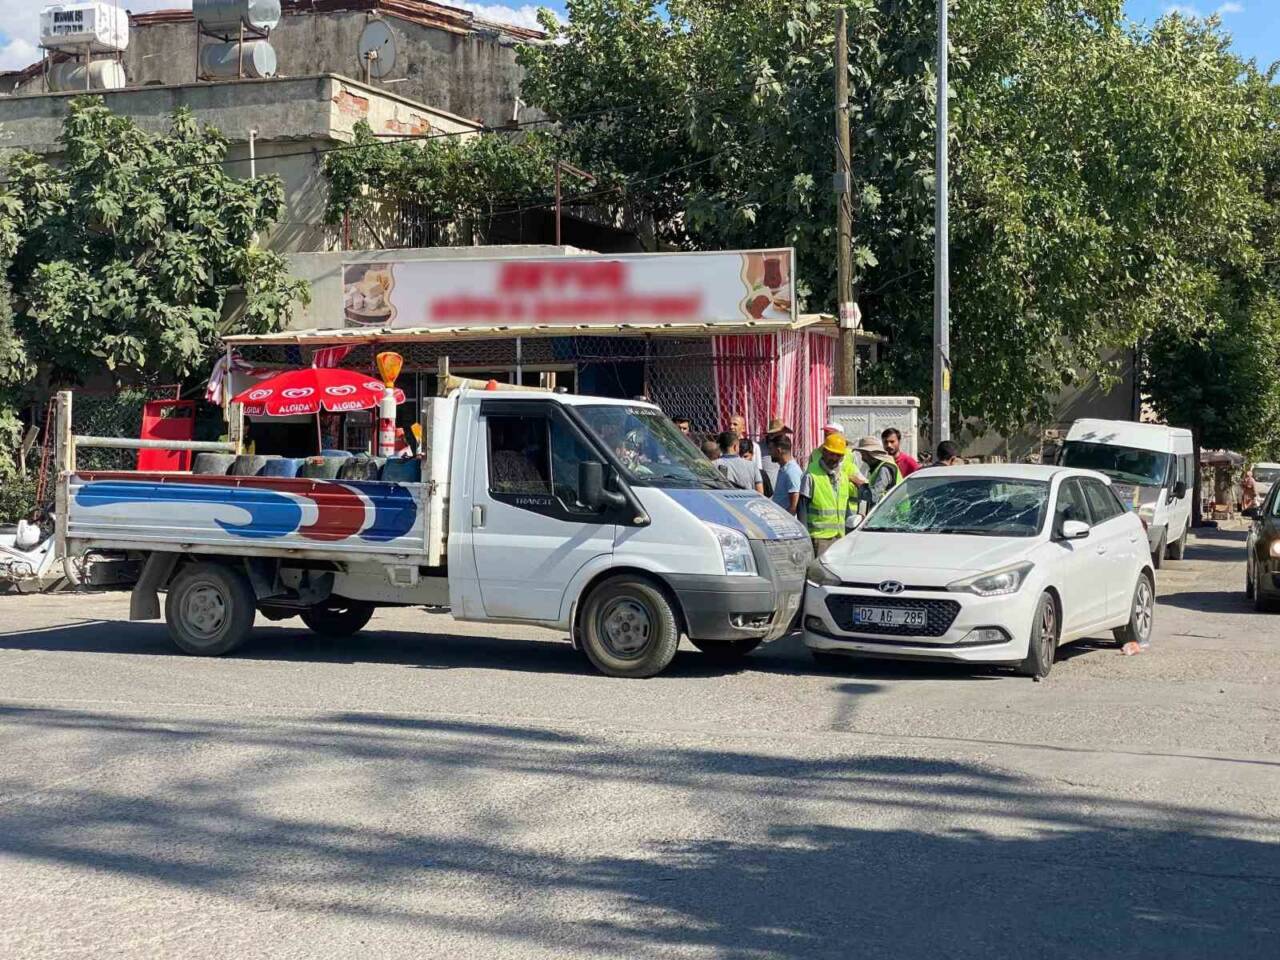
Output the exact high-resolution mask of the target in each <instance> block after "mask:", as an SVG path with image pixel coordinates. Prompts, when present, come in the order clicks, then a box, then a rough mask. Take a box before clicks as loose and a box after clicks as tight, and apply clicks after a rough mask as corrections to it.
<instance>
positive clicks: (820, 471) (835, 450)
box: [800, 433, 856, 557]
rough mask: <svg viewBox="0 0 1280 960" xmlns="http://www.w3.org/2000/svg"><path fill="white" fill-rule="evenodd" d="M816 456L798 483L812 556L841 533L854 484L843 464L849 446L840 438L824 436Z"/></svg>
mask: <svg viewBox="0 0 1280 960" xmlns="http://www.w3.org/2000/svg"><path fill="white" fill-rule="evenodd" d="M817 453H818V456H817V458H816V459H813V460H811V462H810V463H809V469H808V470H807V471H805V475H804V479H803V480H802V482H801V484H800V505H801V506H800V514H801V519H802V520H803V522H804V525H805V527H806V528H807V529H808V531H809V537H810V539H812V540H813V554H814V556H816V557H820V556H822V555H823V554H824V553H826V552H827V550H828V549H829V548H830V547H831V545H832V544H833V543H835V542H836V541H837V540H839V539H840V538H841V537H843V536H844V534H845V530H846V529H847V525H846V521H847V517H848V514H849V504H850V501H851V500H853V490H854V483H853V477H852V476H851V475H850V473H849V470H848V469H847V468H846V465H845V463H846V457H847V456H848V453H849V445H848V444H847V443H845V439H844V436H843V435H841V434H839V433H832V434H830V435H828V437H827V439H826V440H825V441H823V444H822V446H821V447H819V448H818V451H817ZM853 502H855V503H856V501H853Z"/></svg>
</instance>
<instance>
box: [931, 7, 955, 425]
mask: <svg viewBox="0 0 1280 960" xmlns="http://www.w3.org/2000/svg"><path fill="white" fill-rule="evenodd" d="M947 93H948V83H947V0H938V129H937V134H936V139H937V155H936V158H935V170H934V176H935V178H936V180H937V192H936V198H935V200H934V204H935V208H934V238H933V243H934V258H933V443H934V446H935V447H936V446H937V445H938V444H939V443H941V442H942V441H943V440H950V439H951V237H950V233H951V225H950V218H949V216H948V205H949V203H950V182H949V179H948V171H947V153H948V151H947V129H948V119H947V116H948V109H947V108H948V104H947Z"/></svg>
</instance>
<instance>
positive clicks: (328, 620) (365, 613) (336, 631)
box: [301, 597, 373, 637]
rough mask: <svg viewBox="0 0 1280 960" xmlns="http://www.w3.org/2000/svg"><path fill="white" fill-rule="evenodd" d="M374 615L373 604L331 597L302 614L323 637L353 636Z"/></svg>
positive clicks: (303, 619)
mask: <svg viewBox="0 0 1280 960" xmlns="http://www.w3.org/2000/svg"><path fill="white" fill-rule="evenodd" d="M372 616H373V604H372V603H366V602H365V601H363V600H343V599H341V598H339V597H331V598H330V599H328V600H326V601H325V602H324V603H318V604H316V605H315V606H314V607H312V608H311V609H310V610H304V611H303V612H302V614H301V617H302V622H303V623H305V624H306V625H307V626H308V627H310V628H311V629H312V630H313V631H315V632H316V633H318V634H320V636H322V637H351V636H355V635H356V634H357V633H359V632H360V631H361V630H363V629H364V627H365V624H367V623H368V622H369V619H370V618H371V617H372Z"/></svg>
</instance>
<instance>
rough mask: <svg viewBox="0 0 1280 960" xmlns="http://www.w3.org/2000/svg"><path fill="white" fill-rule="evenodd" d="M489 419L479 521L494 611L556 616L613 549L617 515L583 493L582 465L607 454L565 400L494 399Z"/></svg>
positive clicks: (478, 541)
mask: <svg viewBox="0 0 1280 960" xmlns="http://www.w3.org/2000/svg"><path fill="white" fill-rule="evenodd" d="M480 423H481V430H480V436H479V440H480V443H479V445H478V449H477V451H476V457H475V466H474V470H475V473H474V475H473V478H472V479H473V484H472V485H473V490H474V493H473V499H472V508H471V513H472V516H471V529H472V549H473V550H474V553H475V562H476V573H477V579H478V582H479V586H480V596H481V601H482V603H483V606H484V612H485V615H486V616H487V617H493V618H498V619H512V620H540V621H546V622H555V621H557V620H558V619H559V618H560V609H561V604H562V600H563V597H564V593H565V589H566V587H567V585H568V584H569V582H570V581H571V580H572V579H573V577H574V575H575V574H577V573H578V571H579V570H581V569H582V568H583V567H584V566H585V565H586V564H588V563H590V562H591V561H592V560H594V559H596V558H598V557H601V556H607V555H609V554H612V553H613V544H614V537H615V534H616V531H617V526H616V523H615V522H614V518H613V517H612V516H609V515H605V514H600V513H597V512H595V511H593V510H591V509H589V508H587V507H586V506H584V505H583V504H582V503H581V502H580V500H579V498H578V492H579V491H578V465H579V464H580V463H581V462H582V461H583V460H584V459H593V460H602V459H603V458H602V457H601V456H600V455H599V454H597V453H595V452H593V450H592V447H591V445H590V443H589V441H588V439H587V437H586V436H585V435H584V434H583V433H582V432H581V431H580V430H579V429H578V428H577V427H576V425H574V424H572V423H571V422H570V421H569V420H568V418H567V417H566V416H565V415H564V413H563V411H561V410H560V409H558V406H557V405H556V404H552V403H547V404H541V403H531V402H529V401H485V402H484V404H483V405H482V406H481V408H480Z"/></svg>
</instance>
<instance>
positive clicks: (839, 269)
mask: <svg viewBox="0 0 1280 960" xmlns="http://www.w3.org/2000/svg"><path fill="white" fill-rule="evenodd" d="M835 67H836V176H835V192H836V304H837V308H838V310H837V313H838V316H839V319H840V361H839V364H838V366H837V367H836V393H837V394H839V395H841V396H847V397H852V396H856V395H857V393H858V340H857V337H858V308H857V304H856V303H855V302H854V298H853V145H852V143H851V141H850V137H849V38H848V30H847V27H846V25H845V9H844V7H843V6H841V7H840V8H839V9H838V10H836V64H835Z"/></svg>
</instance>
